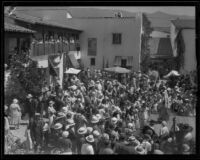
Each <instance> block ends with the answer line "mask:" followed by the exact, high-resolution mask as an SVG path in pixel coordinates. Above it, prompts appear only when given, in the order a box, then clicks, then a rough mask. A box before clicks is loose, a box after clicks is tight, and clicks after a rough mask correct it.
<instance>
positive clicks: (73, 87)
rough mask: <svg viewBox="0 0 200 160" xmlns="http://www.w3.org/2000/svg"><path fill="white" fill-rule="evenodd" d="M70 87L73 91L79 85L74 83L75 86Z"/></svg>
mask: <svg viewBox="0 0 200 160" xmlns="http://www.w3.org/2000/svg"><path fill="white" fill-rule="evenodd" d="M69 88H71V89H72V90H73V91H75V90H76V89H77V86H76V85H73V86H71V87H69Z"/></svg>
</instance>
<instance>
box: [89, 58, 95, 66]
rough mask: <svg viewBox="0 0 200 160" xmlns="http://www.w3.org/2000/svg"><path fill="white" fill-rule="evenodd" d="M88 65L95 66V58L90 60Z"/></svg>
mask: <svg viewBox="0 0 200 160" xmlns="http://www.w3.org/2000/svg"><path fill="white" fill-rule="evenodd" d="M90 65H91V66H95V58H90Z"/></svg>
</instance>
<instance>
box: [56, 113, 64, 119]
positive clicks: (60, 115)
mask: <svg viewBox="0 0 200 160" xmlns="http://www.w3.org/2000/svg"><path fill="white" fill-rule="evenodd" d="M65 116H66V115H65V114H64V113H63V112H59V113H58V114H57V117H56V120H58V119H61V118H64V117H65Z"/></svg>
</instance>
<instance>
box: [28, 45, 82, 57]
mask: <svg viewBox="0 0 200 160" xmlns="http://www.w3.org/2000/svg"><path fill="white" fill-rule="evenodd" d="M77 45H79V44H78V43H70V44H68V43H65V42H45V43H42V42H35V43H32V44H31V53H32V54H31V55H32V56H41V55H49V54H58V53H63V52H67V53H68V52H69V51H76V50H77Z"/></svg>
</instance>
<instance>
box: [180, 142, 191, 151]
mask: <svg viewBox="0 0 200 160" xmlns="http://www.w3.org/2000/svg"><path fill="white" fill-rule="evenodd" d="M182 148H183V152H188V151H189V150H190V146H189V145H188V144H183V145H182Z"/></svg>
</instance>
